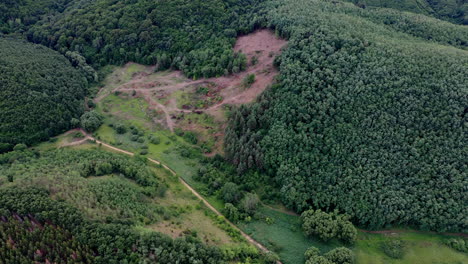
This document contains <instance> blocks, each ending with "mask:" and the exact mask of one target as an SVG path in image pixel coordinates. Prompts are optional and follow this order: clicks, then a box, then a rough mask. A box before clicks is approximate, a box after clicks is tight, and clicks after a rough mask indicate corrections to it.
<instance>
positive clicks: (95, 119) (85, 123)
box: [80, 111, 103, 132]
mask: <svg viewBox="0 0 468 264" xmlns="http://www.w3.org/2000/svg"><path fill="white" fill-rule="evenodd" d="M80 120H81V127H82V128H83V129H84V130H86V131H88V132H94V131H96V130H97V129H98V128H99V127H100V126H101V125H102V123H103V117H102V116H101V115H100V114H99V113H98V112H96V111H89V112H86V113H84V114H83V115H82V116H81V118H80Z"/></svg>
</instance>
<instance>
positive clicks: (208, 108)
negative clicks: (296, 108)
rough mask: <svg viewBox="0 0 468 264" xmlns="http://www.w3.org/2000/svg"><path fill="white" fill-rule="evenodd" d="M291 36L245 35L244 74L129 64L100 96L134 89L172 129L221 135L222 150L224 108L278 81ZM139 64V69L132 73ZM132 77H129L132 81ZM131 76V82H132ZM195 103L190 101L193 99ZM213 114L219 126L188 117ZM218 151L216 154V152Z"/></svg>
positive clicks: (241, 41)
mask: <svg viewBox="0 0 468 264" xmlns="http://www.w3.org/2000/svg"><path fill="white" fill-rule="evenodd" d="M286 43H287V42H286V40H283V39H280V38H278V37H277V36H276V35H275V34H274V32H273V31H271V30H267V29H263V30H258V31H256V32H254V33H251V34H248V35H245V36H241V37H239V38H238V39H237V42H236V44H235V46H234V51H236V52H242V53H243V54H245V55H246V57H247V62H248V65H247V69H246V70H245V71H243V72H241V73H237V74H232V75H229V76H222V77H218V78H208V79H200V80H191V79H188V78H186V77H184V76H183V74H182V73H181V72H180V71H166V72H157V73H154V67H150V66H142V65H137V64H134V63H129V64H127V65H125V66H124V67H123V68H121V69H119V70H116V71H115V72H114V73H113V74H112V75H111V78H113V80H109V82H108V83H109V85H107V86H109V87H107V86H106V87H107V88H106V87H104V88H103V89H102V90H101V92H100V93H99V94H98V96H97V98H96V101H97V102H99V101H100V100H102V99H103V98H105V97H106V96H107V95H109V94H110V93H112V92H117V91H119V92H122V93H131V94H133V95H136V96H139V97H142V98H144V99H145V100H146V101H147V102H148V103H149V105H150V109H154V110H155V111H157V112H158V113H160V114H161V116H162V118H161V119H158V120H156V119H154V121H155V122H158V123H160V124H161V125H163V126H164V127H167V128H168V129H169V130H171V131H174V129H175V128H181V129H182V130H191V131H194V132H197V134H199V135H200V139H202V140H203V139H204V138H210V137H211V138H216V139H215V142H214V144H213V148H212V152H213V153H221V152H222V141H223V137H224V134H223V131H224V128H225V126H226V113H225V112H226V111H225V109H224V107H223V106H226V105H233V106H236V105H240V104H246V103H250V102H253V101H254V100H255V99H256V98H257V96H258V95H259V94H261V93H262V92H263V91H264V90H265V89H266V88H267V87H268V86H269V85H271V84H272V83H273V82H274V79H275V76H276V75H277V74H278V71H277V69H275V67H274V65H273V61H274V59H275V57H276V56H278V55H280V53H281V49H282V48H283V47H284V46H285V45H286ZM136 66H138V69H140V70H139V71H136V72H132V74H131V76H130V77H129V71H130V70H133V71H134V70H135V68H136ZM250 74H254V75H255V82H254V83H252V85H251V86H250V87H245V86H244V85H243V84H242V82H243V80H244V78H245V77H246V76H248V75H250ZM128 78H129V79H128ZM127 79H128V80H127ZM199 88H204V89H208V91H207V93H206V94H204V95H203V96H199V95H198V97H197V96H193V97H189V99H191V100H192V101H193V102H190V105H189V104H184V103H182V102H181V101H182V100H186V101H187V97H186V96H185V97H183V96H181V94H185V95H187V94H191V95H193V94H195V93H197V89H199ZM189 101H190V100H189ZM191 113H196V114H202V113H203V114H208V115H210V116H212V117H213V122H214V123H216V124H214V125H213V124H210V125H207V124H205V123H203V124H194V123H193V122H192V121H191V122H187V120H184V114H191ZM213 153H212V154H213Z"/></svg>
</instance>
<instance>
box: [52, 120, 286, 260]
mask: <svg viewBox="0 0 468 264" xmlns="http://www.w3.org/2000/svg"><path fill="white" fill-rule="evenodd" d="M72 132H81V133H82V134H83V135H84V136H85V137H84V138H83V139H82V140H79V141H75V142H71V143H68V144H64V145H63V146H61V147H69V146H77V145H80V144H83V143H85V142H87V141H88V140H90V141H94V142H96V143H97V144H99V145H101V146H104V147H106V148H109V149H112V150H114V151H117V152H120V153H123V154H126V155H129V156H135V154H134V153H132V152H130V151H126V150H123V149H120V148H117V147H114V146H112V145H109V144H107V143H105V142H102V141H100V140H97V139H95V138H94V137H92V136H91V135H89V134H88V133H86V132H85V131H84V130H83V129H73V130H70V131H68V132H66V133H65V134H70V133H72ZM147 160H148V161H150V162H152V163H154V164H156V165H161V166H162V167H163V168H164V169H166V170H168V171H169V172H171V173H172V174H173V175H174V176H177V173H176V172H175V171H174V170H172V169H171V168H169V167H168V166H167V165H165V164H163V163H161V162H160V161H158V160H155V159H151V158H147ZM178 178H179V180H180V182H181V183H182V184H183V185H184V186H185V187H186V188H187V189H189V190H190V191H191V192H192V194H193V195H195V196H196V197H197V198H198V199H200V200H201V201H202V202H203V204H205V205H206V207H208V208H209V209H210V210H211V211H212V212H214V213H215V214H216V215H218V216H222V217H224V219H225V220H226V222H228V223H229V224H230V225H231V226H232V227H233V228H234V229H236V230H238V231H239V232H240V233H241V235H242V236H243V237H244V238H245V239H246V240H247V241H248V242H249V243H250V244H252V245H254V246H255V247H257V248H258V249H260V250H261V251H263V252H264V253H269V252H271V251H270V250H268V249H267V248H266V247H265V246H263V245H262V244H260V243H259V242H257V241H256V240H255V239H253V238H252V237H251V236H249V235H247V234H246V233H244V231H242V230H240V229H239V228H238V227H237V226H236V225H235V224H234V223H232V222H231V221H229V220H228V219H227V218H226V217H225V216H224V215H223V214H222V213H221V212H219V211H218V210H217V209H216V208H214V207H213V206H212V205H211V204H210V203H209V202H208V201H207V200H206V199H205V198H203V196H201V195H200V194H199V193H198V192H197V191H196V190H195V189H193V188H192V186H190V185H189V184H188V183H187V182H186V181H185V180H184V179H183V178H182V177H178ZM276 263H277V264H282V262H280V261H277V262H276Z"/></svg>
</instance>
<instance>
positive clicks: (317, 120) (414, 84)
mask: <svg viewBox="0 0 468 264" xmlns="http://www.w3.org/2000/svg"><path fill="white" fill-rule="evenodd" d="M265 10H266V11H265V13H266V14H265V16H266V19H265V20H266V21H268V22H269V24H268V26H270V27H272V28H274V29H275V30H276V31H277V33H278V34H279V35H280V36H283V37H286V38H288V39H289V45H288V48H287V49H286V50H285V51H284V52H283V54H282V55H281V57H279V58H278V59H277V60H276V61H277V62H278V64H279V65H280V66H279V67H280V73H281V74H280V78H279V83H278V84H276V85H274V86H273V87H272V88H271V89H270V90H268V91H267V92H266V93H264V94H263V95H262V96H261V97H260V98H259V100H258V102H257V103H255V104H253V105H251V106H248V107H241V108H240V109H239V110H238V111H237V112H235V113H233V115H232V117H231V120H230V125H229V127H228V129H227V131H226V141H225V150H226V158H227V159H228V160H230V161H231V162H232V163H233V164H234V165H236V166H237V170H238V172H239V173H240V175H242V176H241V177H247V175H249V174H248V173H245V172H246V171H248V170H249V169H256V168H261V169H262V170H263V171H264V172H265V173H267V174H268V175H270V177H271V178H272V179H274V182H275V183H276V185H277V186H278V188H279V189H280V192H281V196H282V200H283V202H284V203H285V204H286V205H287V206H289V207H291V208H294V209H296V210H297V211H298V212H302V211H304V210H308V209H309V208H314V209H323V210H325V211H333V210H335V209H338V210H339V211H340V212H343V213H346V214H348V215H350V216H351V217H352V218H351V220H352V221H353V222H354V223H356V224H358V225H361V226H366V227H369V228H381V227H384V226H387V225H410V226H414V227H418V228H422V229H432V230H438V231H444V230H453V231H462V232H466V231H467V228H468V226H467V222H466V212H467V204H468V200H467V199H468V196H467V195H466V186H467V185H468V181H467V179H468V177H467V174H466V173H467V165H466V157H467V156H468V153H467V150H468V149H467V148H466V146H467V143H468V142H467V137H466V132H467V131H466V127H467V117H466V113H467V108H466V107H467V105H468V83H467V78H466V76H468V67H467V65H468V53H467V51H466V50H464V49H466V43H467V42H458V43H459V45H458V44H457V45H454V43H455V42H454V41H455V39H459V38H460V37H461V38H463V37H465V38H466V37H467V36H468V34H466V33H467V32H468V31H467V29H466V28H465V27H463V26H457V25H453V24H450V23H447V22H444V21H438V20H436V19H433V18H428V17H427V18H424V19H423V20H419V17H422V16H421V15H413V14H409V13H405V14H398V13H399V12H398V11H394V13H389V14H388V16H389V17H391V18H392V21H399V22H396V23H392V24H386V23H385V19H386V18H385V17H380V18H379V16H378V15H375V14H373V12H374V10H371V9H369V10H362V9H360V8H358V7H355V6H353V5H351V4H348V3H346V4H345V3H340V2H334V3H333V2H328V1H318V0H294V1H292V0H276V1H271V2H269V3H267V4H266V7H265ZM378 12H380V11H378ZM398 17H400V19H398ZM403 17H404V18H405V19H406V20H407V21H408V22H403V21H402V20H401V18H403ZM418 21H423V22H428V23H423V25H424V26H421V27H419V28H418V31H417V32H415V31H413V30H412V29H413V27H407V26H404V25H405V24H406V25H408V24H418ZM398 23H400V24H398ZM437 28H444V30H445V31H446V34H445V35H440V36H443V38H445V39H442V38H440V39H439V40H436V41H434V39H432V37H429V36H431V35H433V34H434V30H436V29H437ZM451 28H453V30H452V29H451ZM449 36H452V37H449ZM450 45H453V46H450ZM455 46H456V47H458V48H455ZM248 180H249V179H247V178H246V179H245V181H248Z"/></svg>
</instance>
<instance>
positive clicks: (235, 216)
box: [223, 203, 239, 222]
mask: <svg viewBox="0 0 468 264" xmlns="http://www.w3.org/2000/svg"><path fill="white" fill-rule="evenodd" d="M223 212H224V215H225V216H226V217H227V218H228V219H229V220H231V221H233V222H237V221H238V220H239V210H238V209H237V207H235V206H234V205H233V204H232V203H226V204H225V205H224V210H223Z"/></svg>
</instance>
